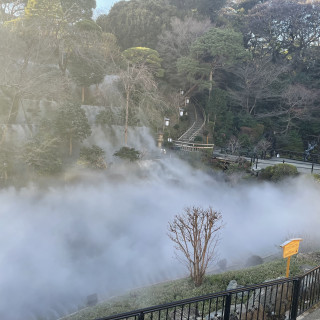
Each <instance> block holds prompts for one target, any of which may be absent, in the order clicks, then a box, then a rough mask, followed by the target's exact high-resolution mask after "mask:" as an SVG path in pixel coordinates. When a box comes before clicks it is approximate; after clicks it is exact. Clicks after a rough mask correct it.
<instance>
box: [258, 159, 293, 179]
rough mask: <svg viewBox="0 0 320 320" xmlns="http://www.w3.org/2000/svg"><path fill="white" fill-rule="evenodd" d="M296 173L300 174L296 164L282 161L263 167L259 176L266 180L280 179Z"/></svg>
mask: <svg viewBox="0 0 320 320" xmlns="http://www.w3.org/2000/svg"><path fill="white" fill-rule="evenodd" d="M296 175H298V170H297V168H296V167H295V166H293V165H291V164H287V163H280V164H276V165H274V166H270V167H266V168H265V169H262V170H261V172H260V174H259V177H260V179H264V180H270V181H279V180H282V179H284V178H287V177H294V176H296Z"/></svg>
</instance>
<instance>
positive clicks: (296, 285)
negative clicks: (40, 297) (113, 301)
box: [97, 266, 320, 320]
mask: <svg viewBox="0 0 320 320" xmlns="http://www.w3.org/2000/svg"><path fill="white" fill-rule="evenodd" d="M319 301H320V266H319V267H317V268H314V269H312V270H310V271H309V272H307V273H306V274H304V275H302V276H300V277H295V278H285V279H279V280H274V281H270V282H265V283H260V284H258V285H251V286H245V287H242V288H238V289H235V290H228V291H223V292H218V293H212V294H208V295H205V296H201V297H196V298H191V299H186V300H181V301H177V302H172V303H168V304H164V305H159V306H154V307H150V308H145V309H140V310H135V311H132V312H128V313H123V314H118V315H113V316H109V317H105V318H101V319H99V320H123V319H125V320H285V319H290V320H295V319H296V318H297V316H299V315H300V314H302V313H303V312H305V311H306V310H308V309H309V308H311V307H312V306H313V305H314V304H316V303H317V302H319ZM97 320H98V319H97Z"/></svg>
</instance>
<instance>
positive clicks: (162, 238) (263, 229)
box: [0, 158, 320, 320]
mask: <svg viewBox="0 0 320 320" xmlns="http://www.w3.org/2000/svg"><path fill="white" fill-rule="evenodd" d="M110 170H111V171H112V174H107V175H96V176H95V175H92V177H91V182H90V183H85V182H83V183H78V184H74V185H71V184H69V185H64V186H61V187H54V188H48V189H47V190H39V189H38V188H37V187H29V188H25V189H22V190H19V191H16V190H15V189H9V190H2V191H0V202H1V213H0V270H1V275H0V297H1V299H0V318H1V319H6V320H16V319H17V320H18V319H22V318H23V319H36V317H35V314H38V315H41V314H42V315H46V317H47V319H56V318H58V317H59V316H60V315H62V314H64V313H67V312H71V311H74V310H76V309H77V307H78V305H79V304H81V303H83V301H84V300H85V298H86V296H88V295H90V294H93V293H98V295H99V296H100V297H108V296H112V295H114V294H118V293H119V292H121V291H125V290H127V289H130V288H133V287H139V286H143V285H147V284H151V283H156V282H159V281H164V280H168V279H172V278H177V277H180V276H184V275H185V274H186V273H185V270H184V269H183V266H182V265H180V264H179V262H178V261H176V260H175V258H174V251H173V245H172V243H171V242H170V240H169V238H168V236H167V225H168V221H169V220H172V218H173V217H174V215H175V214H177V213H181V212H182V209H183V208H184V207H186V206H190V205H196V206H202V207H207V206H209V205H211V206H212V207H213V208H214V209H216V210H218V211H221V213H222V215H223V220H224V223H225V228H224V229H223V230H222V232H221V238H222V240H221V243H220V245H219V252H220V258H227V260H228V263H229V262H231V261H232V260H233V259H235V260H236V259H238V258H241V257H246V255H248V254H258V255H261V256H263V255H264V253H270V252H277V250H278V249H276V245H280V244H281V243H282V242H283V241H284V240H286V239H285V238H286V236H287V235H288V234H295V235H296V236H299V235H301V236H303V235H306V234H307V235H308V236H312V237H314V238H316V239H319V227H320V224H319V214H320V199H319V192H320V185H319V184H317V183H315V182H313V181H312V180H311V179H308V178H303V177H302V178H299V179H295V180H289V181H287V182H284V183H282V184H268V183H259V184H258V183H256V184H238V185H237V186H230V185H228V184H227V183H226V182H224V181H223V179H221V178H217V177H215V176H214V175H208V174H205V173H202V172H200V171H196V170H195V169H192V168H191V167H189V166H188V165H187V164H185V163H184V162H182V161H181V160H178V159H174V158H167V159H164V160H161V161H157V162H153V163H151V165H150V166H148V167H147V168H144V169H143V170H141V169H139V170H133V167H127V168H123V167H117V166H115V167H114V168H113V169H110ZM92 181H94V183H92ZM44 318H45V317H44Z"/></svg>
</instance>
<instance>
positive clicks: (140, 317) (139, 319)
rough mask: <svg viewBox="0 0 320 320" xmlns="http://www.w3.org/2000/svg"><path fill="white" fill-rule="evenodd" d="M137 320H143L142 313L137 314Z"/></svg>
mask: <svg viewBox="0 0 320 320" xmlns="http://www.w3.org/2000/svg"><path fill="white" fill-rule="evenodd" d="M138 320H144V313H143V312H141V313H140V314H139V317H138Z"/></svg>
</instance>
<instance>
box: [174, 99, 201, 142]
mask: <svg viewBox="0 0 320 320" xmlns="http://www.w3.org/2000/svg"><path fill="white" fill-rule="evenodd" d="M193 108H194V112H192V113H191V114H189V117H190V123H192V125H191V127H190V128H189V129H188V130H187V131H186V132H185V133H184V134H183V135H182V136H181V137H180V138H179V139H178V141H180V142H191V141H194V139H195V137H196V136H198V135H201V134H202V129H203V127H204V125H205V123H206V117H205V113H204V111H203V109H202V107H201V106H200V105H199V104H198V103H196V102H195V101H194V102H193Z"/></svg>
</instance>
